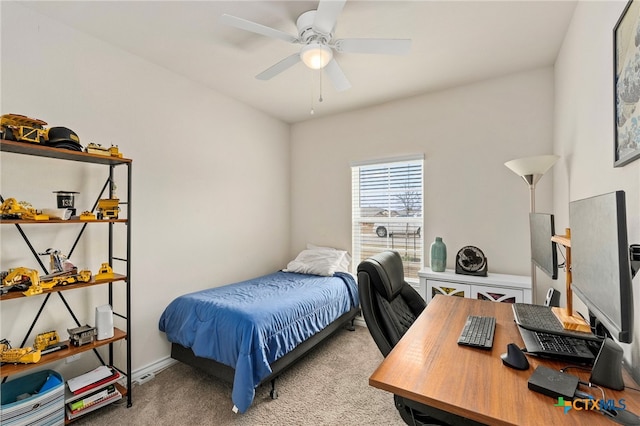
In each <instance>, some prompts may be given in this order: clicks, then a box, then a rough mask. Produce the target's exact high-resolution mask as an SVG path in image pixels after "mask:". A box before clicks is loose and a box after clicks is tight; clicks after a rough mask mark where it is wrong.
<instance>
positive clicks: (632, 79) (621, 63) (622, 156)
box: [613, 0, 640, 167]
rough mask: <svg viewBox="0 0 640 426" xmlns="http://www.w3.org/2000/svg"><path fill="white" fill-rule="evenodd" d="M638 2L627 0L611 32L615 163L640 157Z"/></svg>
mask: <svg viewBox="0 0 640 426" xmlns="http://www.w3.org/2000/svg"><path fill="white" fill-rule="evenodd" d="M639 24H640V0H630V1H629V2H628V3H627V4H626V6H625V8H624V10H623V11H622V14H621V15H620V18H619V19H618V22H617V23H616V25H615V27H614V29H613V52H614V94H615V99H614V102H615V103H614V113H615V117H614V118H615V125H614V129H615V135H614V136H615V137H614V161H613V167H621V166H625V165H627V164H629V163H630V162H632V161H634V160H637V159H638V158H640V73H639V72H638V68H640V25H639Z"/></svg>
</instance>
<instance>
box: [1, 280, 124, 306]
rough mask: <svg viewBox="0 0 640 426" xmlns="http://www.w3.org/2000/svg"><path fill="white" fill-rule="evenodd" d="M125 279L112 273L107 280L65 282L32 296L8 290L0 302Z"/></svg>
mask: <svg viewBox="0 0 640 426" xmlns="http://www.w3.org/2000/svg"><path fill="white" fill-rule="evenodd" d="M126 280H127V277H126V275H120V274H113V278H110V279H107V280H95V279H93V278H92V279H91V281H89V282H87V283H74V284H67V285H63V286H55V287H53V288H50V289H43V290H42V293H40V294H35V295H33V296H25V295H24V294H22V292H21V291H10V292H8V293H6V294H3V295H1V296H0V302H1V301H3V300H9V299H19V298H24V297H35V296H42V295H43V294H49V293H57V292H59V291H65V290H75V289H78V288H86V287H91V286H94V285H100V284H108V283H113V282H116V281H126Z"/></svg>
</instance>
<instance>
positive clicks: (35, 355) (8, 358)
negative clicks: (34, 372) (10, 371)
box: [0, 339, 42, 364]
mask: <svg viewBox="0 0 640 426" xmlns="http://www.w3.org/2000/svg"><path fill="white" fill-rule="evenodd" d="M41 356H42V354H41V352H40V350H39V349H34V348H32V347H25V348H15V349H14V348H12V347H11V344H10V343H9V341H8V340H7V339H2V340H0V362H6V363H10V364H34V363H36V362H38V361H40V358H41Z"/></svg>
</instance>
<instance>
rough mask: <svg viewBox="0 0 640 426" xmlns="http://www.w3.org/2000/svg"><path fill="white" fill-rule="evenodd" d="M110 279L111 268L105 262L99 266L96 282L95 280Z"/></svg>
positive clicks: (111, 276) (111, 274)
mask: <svg viewBox="0 0 640 426" xmlns="http://www.w3.org/2000/svg"><path fill="white" fill-rule="evenodd" d="M111 278H113V269H111V266H110V265H109V264H108V263H106V262H105V263H103V264H102V265H101V266H100V270H99V271H98V273H97V274H96V276H95V279H96V281H97V280H108V279H111Z"/></svg>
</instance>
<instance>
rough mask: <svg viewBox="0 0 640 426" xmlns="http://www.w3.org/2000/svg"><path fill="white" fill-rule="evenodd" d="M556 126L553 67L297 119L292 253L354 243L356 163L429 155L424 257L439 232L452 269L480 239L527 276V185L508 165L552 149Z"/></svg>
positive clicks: (503, 267)
mask: <svg viewBox="0 0 640 426" xmlns="http://www.w3.org/2000/svg"><path fill="white" fill-rule="evenodd" d="M552 125H553V70H552V69H551V68H544V69H538V70H533V71H529V72H523V73H518V74H513V75H508V76H505V77H502V78H496V79H493V80H488V81H483V82H480V83H476V84H471V85H468V86H463V87H457V88H454V89H450V90H446V91H442V92H439V93H433V94H429V95H424V96H417V97H414V98H410V99H405V100H401V101H397V102H392V103H388V104H385V105H381V106H377V107H372V108H368V109H363V110H359V111H356V112H351V113H346V114H340V115H337V116H333V117H328V118H324V119H319V120H311V121H307V122H303V123H299V124H295V125H293V126H292V133H291V134H292V147H291V153H292V154H291V159H292V162H291V164H292V172H291V177H292V178H291V184H292V187H291V194H292V251H294V252H295V251H297V250H299V249H301V248H302V247H304V245H305V244H306V243H307V242H316V243H317V244H327V245H333V246H337V247H342V248H346V249H350V247H351V184H350V183H351V171H350V163H351V162H353V161H359V160H366V159H376V158H386V157H397V156H399V155H404V154H415V153H424V154H425V184H424V187H425V220H424V221H425V232H424V238H425V263H426V264H428V259H429V257H428V251H429V246H430V243H431V242H432V241H433V240H434V239H435V237H436V236H441V237H443V240H444V242H445V243H446V245H447V252H448V255H447V263H448V267H449V268H453V267H454V261H455V254H456V253H457V251H458V250H459V249H460V248H461V247H463V246H465V245H475V246H478V247H480V248H481V249H482V250H483V252H484V254H485V255H486V256H487V258H488V265H489V271H490V272H494V273H509V274H519V275H529V274H530V263H529V252H530V248H529V217H528V213H529V190H528V187H527V185H526V184H525V182H524V181H523V180H522V179H521V178H520V177H518V176H516V175H515V174H514V173H513V172H511V171H510V170H509V169H508V168H507V167H505V166H504V162H505V161H508V160H511V159H514V158H519V157H525V156H531V155H540V154H549V153H551V151H552V138H553V128H552ZM552 174H553V170H552V171H550V172H549V175H552ZM319 176H321V177H322V178H319ZM552 181H553V180H552V178H551V177H550V176H546V175H545V176H544V177H543V178H542V180H541V181H540V182H539V184H538V188H537V198H536V200H537V203H536V207H537V210H538V211H550V210H551V200H552V196H551V183H552ZM539 275H540V274H539ZM546 288H547V287H546V286H544V288H541V290H540V291H539V293H540V294H541V295H542V294H544V293H543V292H544V290H546ZM540 297H542V296H540Z"/></svg>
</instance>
